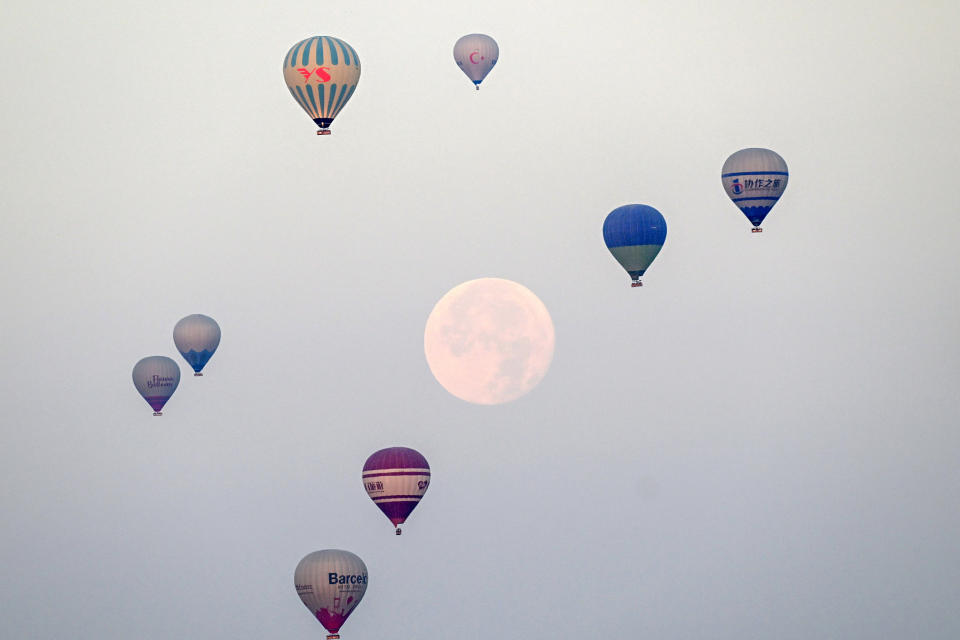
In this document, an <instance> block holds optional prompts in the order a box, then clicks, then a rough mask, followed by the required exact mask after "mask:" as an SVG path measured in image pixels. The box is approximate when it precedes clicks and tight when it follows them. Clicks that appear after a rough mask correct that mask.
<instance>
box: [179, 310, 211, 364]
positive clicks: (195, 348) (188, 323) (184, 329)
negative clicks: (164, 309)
mask: <svg viewBox="0 0 960 640" xmlns="http://www.w3.org/2000/svg"><path fill="white" fill-rule="evenodd" d="M173 343H174V344H175V345H177V351H179V352H180V355H182V356H183V359H184V360H186V361H187V363H188V364H189V365H190V366H191V367H193V375H195V376H202V375H203V374H202V373H200V372H201V371H202V370H203V367H204V365H206V364H207V361H208V360H210V357H211V356H213V352H214V351H216V350H217V346H218V345H219V344H220V325H218V324H217V321H216V320H214V319H213V318H211V317H209V316H205V315H203V314H200V313H195V314H193V315H192V316H187V317H186V318H180V321H179V322H177V324H176V326H174V327H173Z"/></svg>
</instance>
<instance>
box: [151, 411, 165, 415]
mask: <svg viewBox="0 0 960 640" xmlns="http://www.w3.org/2000/svg"><path fill="white" fill-rule="evenodd" d="M153 415H155V416H162V415H163V414H162V413H161V412H159V411H154V412H153Z"/></svg>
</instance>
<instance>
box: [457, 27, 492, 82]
mask: <svg viewBox="0 0 960 640" xmlns="http://www.w3.org/2000/svg"><path fill="white" fill-rule="evenodd" d="M499 58H500V47H498V46H497V41H496V40H494V39H493V38H491V37H490V36H487V35H484V34H482V33H471V34H470V35H466V36H463V37H462V38H460V39H459V40H457V43H456V44H454V45H453V59H454V60H456V61H457V64H458V65H459V66H460V69H461V71H463V72H464V73H465V74H467V77H468V78H470V80H471V81H472V82H473V84H475V85H476V86H477V91H479V90H480V83H481V82H483V79H484V78H486V77H487V74H488V73H490V70H491V69H493V65H495V64H497V60H498V59H499Z"/></svg>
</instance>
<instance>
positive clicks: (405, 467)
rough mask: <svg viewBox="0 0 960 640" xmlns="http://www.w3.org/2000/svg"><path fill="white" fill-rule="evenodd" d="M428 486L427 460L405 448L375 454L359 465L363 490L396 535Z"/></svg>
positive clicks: (384, 450) (382, 450) (394, 448)
mask: <svg viewBox="0 0 960 640" xmlns="http://www.w3.org/2000/svg"><path fill="white" fill-rule="evenodd" d="M429 486H430V465H429V464H427V459H426V458H424V457H423V456H422V455H420V453H419V452H418V451H415V450H413V449H408V448H407V447H390V448H388V449H381V450H380V451H376V452H374V453H373V454H372V455H371V456H370V457H369V458H367V461H366V462H365V463H364V465H363V488H364V489H366V490H367V495H368V496H370V499H371V500H373V502H374V503H375V504H376V505H377V506H378V507H380V511H383V513H384V515H385V516H387V517H388V518H389V519H390V522H392V523H393V526H395V527H396V528H397V535H400V525H401V524H403V523H404V521H406V519H407V517H408V516H409V515H410V513H411V512H412V511H413V510H414V509H415V508H416V507H417V504H419V503H420V498H422V497H423V494H425V493H426V492H427V487H429Z"/></svg>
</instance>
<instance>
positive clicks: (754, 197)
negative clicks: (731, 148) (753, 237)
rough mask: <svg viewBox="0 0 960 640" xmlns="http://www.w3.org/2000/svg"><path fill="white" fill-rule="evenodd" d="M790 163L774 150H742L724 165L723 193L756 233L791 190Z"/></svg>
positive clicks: (721, 173) (722, 173)
mask: <svg viewBox="0 0 960 640" xmlns="http://www.w3.org/2000/svg"><path fill="white" fill-rule="evenodd" d="M788 178H789V175H788V173H787V163H786V162H785V161H784V159H783V158H781V157H780V155H779V154H777V153H776V152H775V151H771V150H770V149H759V148H749V149H740V151H737V152H736V153H734V154H733V155H731V156H730V157H729V158H727V161H726V162H724V163H723V169H722V170H721V171H720V179H721V180H723V190H724V191H726V192H727V196H729V197H730V199H731V200H733V204H735V205H737V207H739V208H740V211H742V212H743V215H745V216H747V220H749V221H750V224H752V225H753V229H752V230H751V231H753V232H754V233H758V232H760V231H763V229H761V228H760V225H761V224H762V223H763V220H764V218H766V217H767V214H769V213H770V210H771V209H772V208H773V205H775V204H777V201H778V200H779V199H780V196H782V195H783V191H784V189H786V188H787V179H788Z"/></svg>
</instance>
